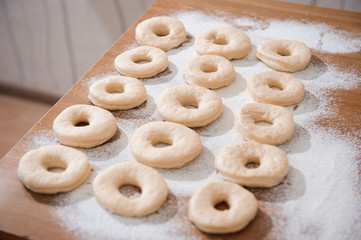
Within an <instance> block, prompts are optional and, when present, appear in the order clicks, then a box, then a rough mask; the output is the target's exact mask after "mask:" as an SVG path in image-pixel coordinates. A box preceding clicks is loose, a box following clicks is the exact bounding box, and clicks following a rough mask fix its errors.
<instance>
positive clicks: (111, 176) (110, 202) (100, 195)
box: [93, 162, 168, 217]
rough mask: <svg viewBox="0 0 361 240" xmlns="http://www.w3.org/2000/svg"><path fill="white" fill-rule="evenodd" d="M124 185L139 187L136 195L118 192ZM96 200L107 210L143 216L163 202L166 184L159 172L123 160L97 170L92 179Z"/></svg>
mask: <svg viewBox="0 0 361 240" xmlns="http://www.w3.org/2000/svg"><path fill="white" fill-rule="evenodd" d="M124 185H133V186H137V187H139V188H140V189H141V195H140V196H139V197H137V198H133V199H131V198H128V197H126V196H124V195H123V194H122V193H120V191H119V189H120V188H121V187H122V186H124ZM93 192H94V195H95V198H96V199H97V200H98V202H99V203H100V204H101V205H103V206H104V207H105V208H107V209H108V210H110V211H112V212H114V213H116V214H119V215H121V216H125V217H143V216H146V215H149V214H151V213H153V212H155V211H156V210H158V209H159V208H160V207H161V206H162V204H163V203H164V202H165V201H166V199H167V196H168V187H167V184H166V182H165V181H164V179H163V177H162V175H161V174H160V173H159V172H157V171H156V170H154V169H153V168H151V167H148V166H145V165H143V164H140V163H134V162H133V163H131V162H122V163H118V164H115V165H112V166H110V167H108V168H106V169H105V170H103V171H102V172H101V173H99V174H98V175H97V176H96V177H95V179H94V181H93Z"/></svg>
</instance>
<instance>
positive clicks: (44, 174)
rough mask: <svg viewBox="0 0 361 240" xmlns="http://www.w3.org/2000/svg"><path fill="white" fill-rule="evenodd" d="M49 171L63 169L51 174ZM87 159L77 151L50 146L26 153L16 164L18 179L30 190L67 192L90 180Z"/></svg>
mask: <svg viewBox="0 0 361 240" xmlns="http://www.w3.org/2000/svg"><path fill="white" fill-rule="evenodd" d="M51 168H61V169H64V171H62V172H51V171H49V169H51ZM90 170H91V167H90V165H89V163H88V157H87V156H86V155H85V154H84V153H82V152H81V151H79V150H76V149H73V148H70V147H65V146H61V145H49V146H44V147H40V148H38V149H35V150H32V151H30V152H27V153H26V154H25V155H24V156H23V157H22V158H21V159H20V162H19V166H18V169H17V171H18V176H19V179H20V180H21V182H22V183H23V184H24V185H25V186H26V187H27V188H28V189H30V190H32V191H34V192H38V193H47V194H54V193H58V192H69V191H71V190H73V189H75V188H77V187H78V186H80V185H81V184H82V183H83V182H84V181H85V180H86V179H87V178H88V176H89V173H90Z"/></svg>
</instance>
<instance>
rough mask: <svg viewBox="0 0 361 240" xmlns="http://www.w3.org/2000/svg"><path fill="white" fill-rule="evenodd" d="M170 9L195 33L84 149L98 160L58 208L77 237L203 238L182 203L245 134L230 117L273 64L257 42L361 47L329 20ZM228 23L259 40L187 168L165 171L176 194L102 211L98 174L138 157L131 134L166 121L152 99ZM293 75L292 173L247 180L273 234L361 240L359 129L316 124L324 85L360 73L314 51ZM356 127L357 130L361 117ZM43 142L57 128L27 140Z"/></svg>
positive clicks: (329, 49) (351, 81)
mask: <svg viewBox="0 0 361 240" xmlns="http://www.w3.org/2000/svg"><path fill="white" fill-rule="evenodd" d="M174 16H175V17H177V18H178V19H180V20H181V21H182V22H183V23H184V25H185V27H186V29H187V32H188V35H189V37H188V39H189V41H188V42H187V43H184V44H182V46H181V47H179V48H177V49H174V50H170V51H168V52H167V54H168V56H169V68H168V70H167V71H168V72H167V73H166V74H164V75H160V76H158V77H155V78H150V79H144V80H142V81H143V82H144V84H145V87H146V89H147V92H148V100H147V102H146V103H143V104H142V105H141V106H139V107H137V108H136V109H133V110H129V111H115V112H113V114H114V115H115V116H117V121H118V129H119V130H118V132H117V134H116V136H115V137H113V139H112V141H111V142H109V143H106V144H103V145H101V146H99V147H96V148H93V149H81V151H83V152H84V153H86V154H87V155H88V157H89V159H90V163H91V165H92V167H93V169H94V171H93V172H92V175H91V177H90V179H89V180H88V181H87V184H84V185H83V186H81V187H80V188H78V189H76V190H74V191H72V192H70V193H67V194H63V195H60V196H59V203H58V204H59V205H60V207H58V208H57V210H56V211H55V212H54V217H55V218H56V220H57V221H59V222H60V224H61V225H62V226H63V227H64V229H66V230H67V231H72V232H73V233H74V234H76V236H77V237H78V238H82V239H185V238H187V239H189V236H190V235H189V234H191V235H194V239H201V238H202V236H201V235H199V233H198V232H196V230H195V229H194V227H193V226H192V225H191V224H190V223H189V221H188V220H186V219H184V216H185V212H184V211H185V206H184V205H182V204H180V202H181V199H184V198H185V197H189V196H191V195H192V194H193V193H194V192H195V191H196V190H197V189H198V188H200V187H201V186H203V185H204V184H205V183H207V182H210V181H218V180H221V177H220V176H219V174H218V173H217V172H216V170H215V167H214V158H215V155H216V154H217V152H218V151H219V149H220V148H221V147H223V146H227V145H231V144H235V143H237V142H239V141H242V138H241V137H240V136H239V134H238V133H237V131H236V130H235V129H234V127H233V119H234V116H235V115H236V114H237V113H238V110H239V108H240V106H241V105H242V104H243V103H246V102H253V100H252V99H251V97H250V96H249V94H248V92H247V90H246V89H247V82H248V81H249V80H250V79H251V77H252V75H253V74H255V73H258V72H261V71H265V70H269V68H268V67H267V66H266V65H264V64H263V63H262V62H260V61H258V60H257V58H256V56H255V52H256V45H258V44H259V43H260V42H263V41H265V40H268V39H279V38H286V39H295V40H299V41H303V42H305V43H306V44H307V45H308V46H310V47H311V48H312V50H313V51H316V52H317V51H318V52H323V53H352V52H358V51H360V48H361V41H360V36H355V35H354V34H351V33H347V32H344V31H340V30H335V29H333V28H332V27H330V26H327V25H324V24H312V23H301V22H296V21H278V20H257V19H252V18H240V19H227V18H220V17H210V16H207V15H204V14H203V13H200V12H180V13H177V14H175V15H174ZM226 24H228V25H233V26H236V27H238V28H240V29H243V30H244V31H245V32H246V33H247V34H248V35H249V36H250V37H251V40H252V43H253V45H252V49H251V52H250V54H249V55H248V56H247V57H246V58H245V59H243V60H234V61H232V64H233V65H234V66H235V70H236V72H237V74H236V79H235V82H234V83H233V84H232V85H230V86H228V87H225V88H222V89H219V90H216V91H215V92H217V93H218V94H219V95H220V96H221V97H222V100H223V103H224V111H223V113H222V115H221V116H220V118H219V119H217V120H216V121H215V122H213V123H212V124H210V125H209V126H206V127H202V128H195V129H194V130H195V131H196V132H197V133H198V134H199V135H200V136H201V139H202V143H203V150H202V152H201V154H200V156H199V157H198V158H196V159H195V160H194V161H193V162H191V163H190V164H188V165H187V166H185V167H183V168H181V169H174V170H160V172H161V174H162V175H163V176H164V178H165V180H166V182H167V184H168V187H169V190H170V193H171V194H170V196H169V198H168V200H167V202H166V203H165V205H163V206H162V208H161V209H160V210H158V211H157V212H156V213H155V214H152V215H150V216H148V217H144V218H123V217H121V216H117V215H114V214H112V213H110V212H109V211H107V210H105V209H104V208H103V207H101V206H100V205H99V204H98V203H97V201H96V200H95V198H94V196H93V194H92V190H91V184H90V183H91V181H92V179H93V178H94V177H95V176H96V174H97V173H98V172H100V171H101V170H102V169H104V168H106V167H108V166H110V165H113V164H115V163H119V162H123V161H130V162H134V161H135V159H134V157H133V156H132V154H131V152H130V149H129V145H128V142H129V138H130V136H131V135H132V134H133V133H134V131H135V130H136V129H137V128H138V127H140V126H141V125H143V124H145V123H147V122H150V121H157V120H161V118H160V116H159V115H158V113H157V111H156V102H157V100H158V99H159V97H160V95H161V93H162V92H163V91H164V90H165V89H167V88H169V87H171V86H176V85H180V84H185V82H184V80H183V75H184V72H185V68H186V65H187V63H188V62H189V61H190V60H191V59H193V58H194V57H196V56H197V54H196V53H195V52H194V50H193V43H194V38H195V37H196V36H197V35H198V34H199V32H201V31H203V30H205V29H209V28H212V27H215V26H221V25H226ZM112 74H114V72H109V73H99V75H98V76H95V77H93V78H91V79H90V81H89V84H91V83H94V82H95V81H98V80H99V79H100V78H102V77H105V76H109V75H112ZM293 75H294V76H295V77H297V78H299V79H300V80H302V81H303V82H304V84H305V87H306V95H305V98H304V100H303V101H302V102H301V103H299V104H297V105H295V106H291V107H288V109H289V110H290V111H292V112H293V114H294V120H295V123H296V129H295V134H294V136H293V138H292V139H291V140H290V141H289V142H287V143H286V144H283V145H281V146H280V148H281V149H283V150H284V151H285V152H286V153H287V156H288V158H289V162H290V166H291V169H290V172H289V174H288V176H287V177H286V179H285V180H284V182H283V183H282V184H280V185H279V186H277V187H274V188H271V189H250V190H251V191H252V192H254V193H255V195H256V197H257V199H259V204H260V206H261V207H266V208H267V209H271V210H272V209H274V211H273V212H274V214H272V215H269V216H268V217H269V218H271V222H272V225H273V227H272V229H273V230H271V231H270V232H268V237H269V238H272V239H280V238H281V239H283V238H285V239H341V238H342V239H351V238H352V237H354V238H356V239H361V232H360V229H361V218H360V216H361V215H360V212H361V199H360V194H359V192H360V189H359V188H358V187H357V186H358V185H357V184H358V182H359V181H360V179H359V177H358V164H359V163H358V162H357V160H360V159H359V156H360V149H359V148H358V147H357V146H358V145H360V144H361V143H360V139H356V138H355V136H357V135H349V136H344V135H342V134H341V133H340V132H339V131H338V130H337V129H322V128H320V127H319V126H318V125H317V124H315V122H317V120H319V119H323V118H325V117H327V118H332V117H338V114H337V111H338V109H337V108H335V106H334V105H333V99H331V98H330V97H328V91H330V90H340V89H343V90H352V89H353V88H355V87H357V86H359V85H360V80H359V79H360V76H359V75H358V74H356V73H355V72H354V71H353V70H352V69H343V68H341V67H340V66H337V65H335V64H330V63H328V62H326V61H325V59H324V60H321V59H319V58H318V57H316V56H313V57H312V60H311V63H310V65H309V66H308V67H307V68H306V69H305V70H303V71H300V72H297V73H294V74H293ZM354 128H355V129H354V130H355V131H360V126H354ZM358 136H360V135H358ZM47 144H58V143H57V141H56V140H55V139H54V137H53V135H52V132H49V133H46V134H42V135H36V136H33V137H32V140H31V141H30V143H29V149H33V148H36V147H40V146H43V145H47Z"/></svg>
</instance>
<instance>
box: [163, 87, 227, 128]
mask: <svg viewBox="0 0 361 240" xmlns="http://www.w3.org/2000/svg"><path fill="white" fill-rule="evenodd" d="M186 106H194V107H196V109H188V108H186ZM157 109H158V112H159V115H160V116H161V117H162V118H163V119H164V120H166V121H171V122H176V123H180V124H183V125H185V126H187V127H203V126H206V125H208V124H209V123H211V122H213V121H214V120H216V119H217V118H218V117H219V115H221V113H222V111H223V103H222V99H221V98H220V97H219V96H218V94H217V93H215V92H213V91H211V90H209V89H207V88H204V87H199V86H195V85H192V86H191V85H180V86H175V87H171V88H168V89H166V90H165V91H164V92H163V93H162V95H161V97H160V99H159V101H158V103H157Z"/></svg>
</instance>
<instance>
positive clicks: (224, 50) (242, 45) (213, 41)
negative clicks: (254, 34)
mask: <svg viewBox="0 0 361 240" xmlns="http://www.w3.org/2000/svg"><path fill="white" fill-rule="evenodd" d="M194 49H195V51H196V52H197V53H198V54H199V55H220V56H223V57H225V58H227V59H228V60H230V59H240V58H244V57H246V56H247V55H248V53H249V51H250V50H251V39H250V38H249V37H248V36H247V35H246V34H245V33H244V32H242V31H240V30H238V29H237V28H234V27H231V26H221V27H215V28H212V29H208V30H205V31H203V32H201V33H200V34H199V35H198V36H197V38H196V40H195V43H194Z"/></svg>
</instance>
